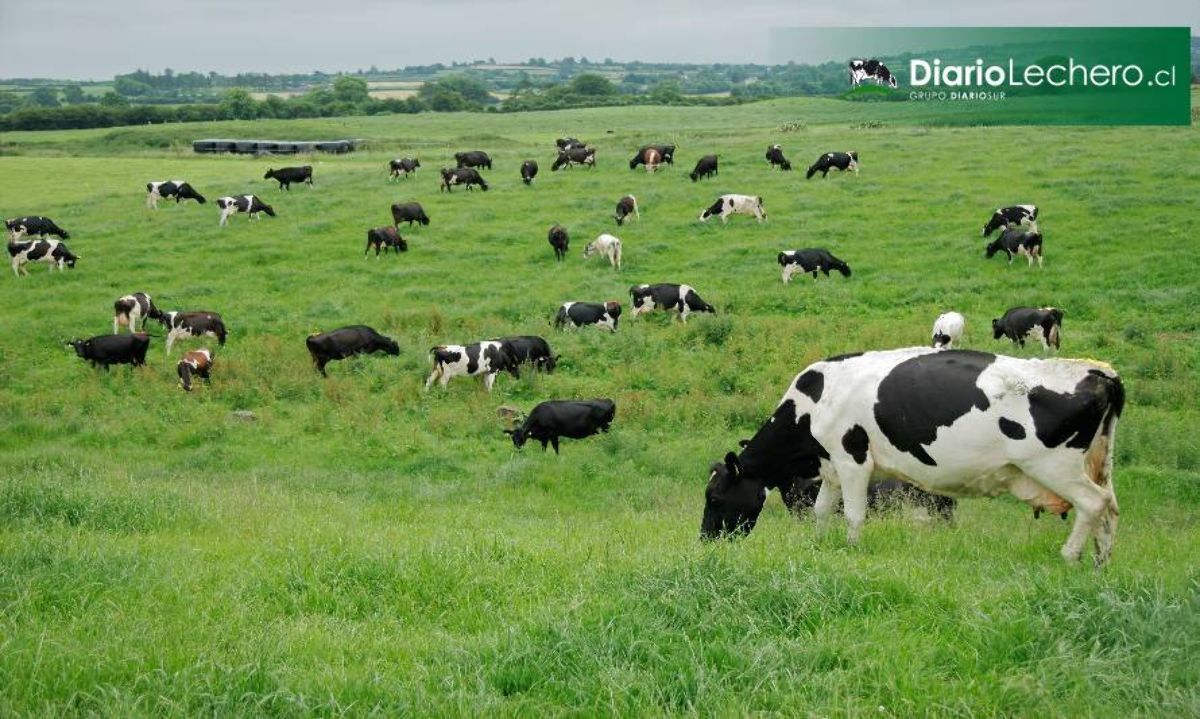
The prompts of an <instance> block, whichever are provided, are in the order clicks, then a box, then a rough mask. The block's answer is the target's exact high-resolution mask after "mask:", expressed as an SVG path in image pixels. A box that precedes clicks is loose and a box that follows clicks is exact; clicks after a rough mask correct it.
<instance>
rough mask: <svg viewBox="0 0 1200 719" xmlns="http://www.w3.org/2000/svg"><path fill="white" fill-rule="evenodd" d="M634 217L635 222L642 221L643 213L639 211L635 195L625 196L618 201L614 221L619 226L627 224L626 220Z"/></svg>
mask: <svg viewBox="0 0 1200 719" xmlns="http://www.w3.org/2000/svg"><path fill="white" fill-rule="evenodd" d="M630 215H633V218H634V219H635V220H640V219H642V213H641V212H640V211H639V210H638V203H637V198H636V197H634V196H633V195H625V196H624V197H622V198H621V199H619V200H617V214H615V215H613V219H614V220H616V221H617V224H618V225H623V224H625V218H626V217H629V216H630Z"/></svg>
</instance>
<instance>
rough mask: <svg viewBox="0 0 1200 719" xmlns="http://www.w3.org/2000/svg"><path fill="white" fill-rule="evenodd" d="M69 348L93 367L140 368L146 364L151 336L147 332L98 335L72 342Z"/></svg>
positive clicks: (68, 344)
mask: <svg viewBox="0 0 1200 719" xmlns="http://www.w3.org/2000/svg"><path fill="white" fill-rule="evenodd" d="M67 346H68V347H71V348H72V349H74V350H75V354H76V355H78V356H79V357H80V358H82V359H85V360H87V361H88V362H90V363H91V364H92V366H93V367H103V368H104V369H105V370H107V369H108V367H109V365H114V364H128V365H133V366H134V367H138V366H141V365H144V364H146V350H147V349H148V348H149V347H150V335H147V334H146V333H145V332H135V333H133V334H129V335H116V334H113V335H97V336H96V337H92V338H91V339H86V340H71V341H70V342H68V343H67Z"/></svg>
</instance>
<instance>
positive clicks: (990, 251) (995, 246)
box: [984, 240, 1004, 260]
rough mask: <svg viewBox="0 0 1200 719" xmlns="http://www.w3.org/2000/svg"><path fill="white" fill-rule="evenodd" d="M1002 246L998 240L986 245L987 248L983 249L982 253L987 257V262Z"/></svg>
mask: <svg viewBox="0 0 1200 719" xmlns="http://www.w3.org/2000/svg"><path fill="white" fill-rule="evenodd" d="M1003 246H1004V243H1003V242H1001V241H1000V240H994V241H992V242H989V243H987V246H986V247H985V248H984V252H985V254H986V255H987V258H988V259H989V260H990V259H992V256H993V255H995V254H996V253H997V252H999V251H1000V250H1001V248H1002V247H1003Z"/></svg>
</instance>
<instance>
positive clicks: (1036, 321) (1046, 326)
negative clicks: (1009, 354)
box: [992, 307, 1063, 351]
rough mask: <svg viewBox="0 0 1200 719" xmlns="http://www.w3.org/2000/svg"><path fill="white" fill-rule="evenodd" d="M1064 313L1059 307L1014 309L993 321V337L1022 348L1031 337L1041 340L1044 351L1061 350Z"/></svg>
mask: <svg viewBox="0 0 1200 719" xmlns="http://www.w3.org/2000/svg"><path fill="white" fill-rule="evenodd" d="M1062 320H1063V311H1062V310H1060V309H1058V308H1057V307H1013V308H1011V309H1009V310H1008V311H1007V312H1005V313H1004V316H1002V317H1001V318H1000V319H994V320H992V337H993V338H995V339H1000V338H1001V337H1007V338H1008V339H1010V340H1012V341H1013V342H1014V343H1015V344H1017V345H1020V346H1021V347H1024V346H1025V340H1026V339H1028V338H1029V337H1030V336H1031V335H1037V338H1038V339H1039V340H1041V343H1042V350H1044V351H1049V349H1050V348H1051V347H1053V348H1054V349H1058V348H1059V343H1060V338H1061V334H1062Z"/></svg>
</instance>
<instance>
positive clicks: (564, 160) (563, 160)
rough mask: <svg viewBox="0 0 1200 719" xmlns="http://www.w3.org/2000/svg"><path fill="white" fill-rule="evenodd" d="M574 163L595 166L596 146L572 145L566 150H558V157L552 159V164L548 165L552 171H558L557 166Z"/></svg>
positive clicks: (569, 165)
mask: <svg viewBox="0 0 1200 719" xmlns="http://www.w3.org/2000/svg"><path fill="white" fill-rule="evenodd" d="M574 165H586V166H588V167H595V166H596V148H594V147H572V148H569V149H566V150H559V151H558V157H557V158H556V159H555V160H554V164H553V165H551V166H550V170H551V171H552V172H558V170H559V168H562V167H568V168H569V167H572V166H574Z"/></svg>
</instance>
